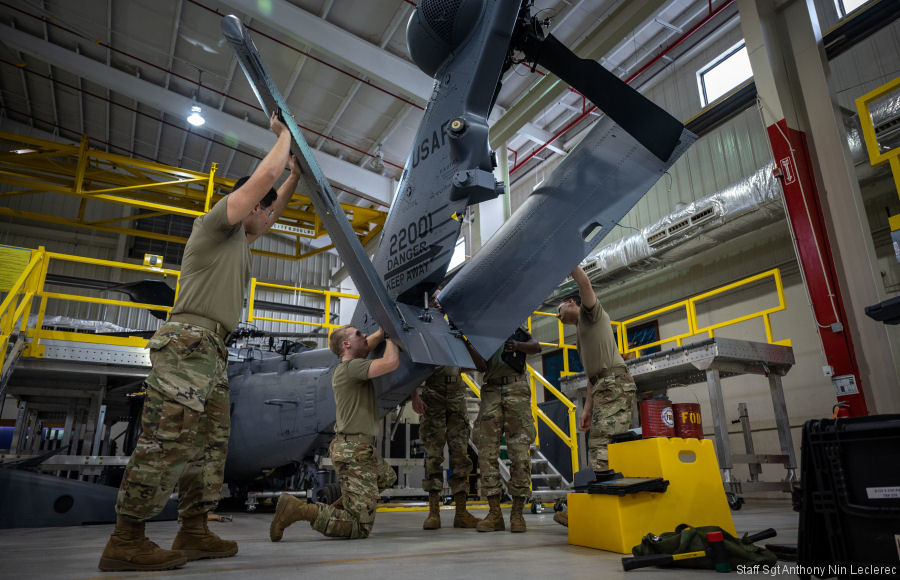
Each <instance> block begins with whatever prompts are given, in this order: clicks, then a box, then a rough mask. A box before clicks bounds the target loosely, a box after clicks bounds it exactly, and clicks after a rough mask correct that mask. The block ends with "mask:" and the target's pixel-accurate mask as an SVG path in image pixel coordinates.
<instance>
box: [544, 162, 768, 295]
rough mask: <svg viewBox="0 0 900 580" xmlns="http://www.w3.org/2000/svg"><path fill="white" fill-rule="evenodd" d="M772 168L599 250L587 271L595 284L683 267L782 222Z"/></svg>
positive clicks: (588, 260) (591, 257) (586, 262)
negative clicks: (689, 260) (721, 246)
mask: <svg viewBox="0 0 900 580" xmlns="http://www.w3.org/2000/svg"><path fill="white" fill-rule="evenodd" d="M773 168H774V164H772V163H768V164H766V165H765V166H764V167H762V168H760V169H758V170H757V171H756V172H754V173H752V174H751V175H749V176H748V177H746V178H744V179H742V180H740V181H738V182H736V183H733V184H732V185H730V186H728V187H726V188H725V189H722V190H720V191H717V192H715V193H713V194H710V195H708V196H706V197H703V198H701V199H698V200H696V201H694V202H693V203H691V204H689V205H687V206H686V207H683V208H681V209H679V210H676V211H675V212H673V213H671V214H669V215H667V216H666V217H664V218H662V219H661V220H659V221H657V222H656V223H654V224H652V225H649V226H647V227H645V228H643V229H642V230H641V231H640V233H637V234H633V235H631V236H628V237H626V238H623V239H621V240H619V241H617V242H614V243H611V244H607V245H605V246H602V247H600V248H599V249H597V250H595V251H594V252H592V253H591V254H590V255H589V256H588V257H587V258H586V259H585V260H584V261H583V262H582V264H581V265H582V267H583V268H584V270H585V272H586V273H587V274H588V276H589V277H590V278H591V280H592V281H598V280H602V281H604V282H610V281H614V280H618V279H623V278H626V277H629V276H632V275H633V274H634V273H635V272H646V271H650V270H654V269H656V268H659V267H661V266H663V265H665V264H672V263H675V262H678V261H679V260H683V259H685V258H687V257H689V256H691V255H693V254H696V253H697V252H700V251H702V250H705V249H707V248H712V247H714V246H716V245H719V244H722V243H724V242H727V241H728V240H731V239H734V238H735V237H737V236H739V235H741V234H744V233H748V232H751V231H755V230H758V229H760V228H762V227H763V226H766V225H769V224H771V223H773V222H774V221H776V220H778V219H781V218H782V217H783V216H784V207H783V205H782V202H781V185H780V184H779V183H778V180H777V179H776V178H775V177H774V176H773V174H772V170H773ZM569 280H571V278H570V279H569ZM565 286H568V285H567V284H564V287H565ZM561 289H562V288H561Z"/></svg>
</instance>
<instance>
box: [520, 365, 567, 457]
mask: <svg viewBox="0 0 900 580" xmlns="http://www.w3.org/2000/svg"><path fill="white" fill-rule="evenodd" d="M525 369H526V370H527V371H528V384H529V386H530V387H531V414H532V415H533V416H534V424H535V430H534V432H535V435H534V444H535V445H540V437H539V435H538V430H537V425H538V419H540V420H541V421H543V422H544V423H545V424H546V425H547V427H550V430H551V431H553V432H554V433H555V434H556V436H557V437H559V438H560V439H561V440H562V442H563V443H565V445H566V447H568V448H569V452H570V453H571V455H572V473H576V472H577V471H578V426H577V421H576V420H575V403H573V402H572V401H570V400H569V398H568V397H567V396H565V395H564V394H562V393H561V392H560V391H559V389H557V388H556V387H554V386H553V385H551V384H550V383H549V382H548V381H547V379H545V378H544V377H543V375H541V373H539V372H537V371H536V370H535V369H534V367H532V366H531V365H529V364H526V365H525ZM538 384H541V385H543V387H544V388H545V389H546V390H547V391H548V392H549V393H550V394H551V395H553V396H554V397H556V398H557V399H559V400H560V401H562V403H563V405H565V406H566V411H567V414H568V419H569V425H568V427H569V429H568V431H569V433H568V435H567V434H566V433H564V432H563V430H562V429H560V428H559V426H558V425H557V424H556V423H555V422H554V421H553V420H552V419H550V417H548V416H547V415H546V414H545V413H544V412H543V411H542V410H541V408H540V407H538V406H537V391H536V389H537V385H538Z"/></svg>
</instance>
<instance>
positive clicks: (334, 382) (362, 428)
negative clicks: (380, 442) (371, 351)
mask: <svg viewBox="0 0 900 580" xmlns="http://www.w3.org/2000/svg"><path fill="white" fill-rule="evenodd" d="M371 364H372V361H371V360H369V359H364V358H354V359H350V360H345V361H341V362H339V363H338V365H337V366H336V367H335V368H334V373H333V374H332V375H331V388H332V389H334V402H335V405H336V406H337V416H336V420H335V422H334V432H335V433H341V434H343V435H371V436H372V437H374V436H375V434H376V433H377V430H378V409H377V407H376V406H375V386H374V385H373V384H372V381H371V380H370V379H369V365H371Z"/></svg>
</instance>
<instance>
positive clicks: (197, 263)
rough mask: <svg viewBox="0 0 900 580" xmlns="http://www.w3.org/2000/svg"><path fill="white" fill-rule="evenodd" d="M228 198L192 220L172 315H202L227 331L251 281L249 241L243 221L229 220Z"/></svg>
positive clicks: (235, 324)
mask: <svg viewBox="0 0 900 580" xmlns="http://www.w3.org/2000/svg"><path fill="white" fill-rule="evenodd" d="M227 200H228V197H227V196H226V197H224V198H222V199H221V200H219V202H218V203H216V205H214V206H213V208H212V209H211V210H209V211H208V212H207V213H205V214H204V215H202V216H200V217H198V218H197V219H195V220H194V227H193V229H192V230H191V237H190V238H188V242H187V245H186V246H185V247H184V257H183V258H182V262H181V279H180V281H179V283H178V299H177V300H176V301H175V306H174V307H173V308H172V312H171V314H181V313H187V314H196V315H199V316H204V317H206V318H210V319H212V320H215V321H216V322H218V323H220V324H221V325H222V326H224V327H225V328H226V329H228V331H229V332H230V331H232V330H234V328H235V327H236V326H237V323H238V320H239V319H240V316H241V308H242V307H243V302H244V291H245V290H246V288H247V284H248V283H249V282H250V243H249V241H248V240H247V236H246V235H245V234H244V226H243V224H242V223H240V222H238V223H236V224H234V225H230V224H229V223H228V210H227V207H226V203H225V202H226V201H227Z"/></svg>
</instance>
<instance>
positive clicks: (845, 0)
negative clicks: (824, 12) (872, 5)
mask: <svg viewBox="0 0 900 580" xmlns="http://www.w3.org/2000/svg"><path fill="white" fill-rule="evenodd" d="M868 3H869V0H834V7H835V9H836V10H837V13H838V18H843V17H845V16H847V15H848V14H850V13H851V12H853V11H854V10H856V9H857V8H859V7H860V6H862V5H863V4H868Z"/></svg>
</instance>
